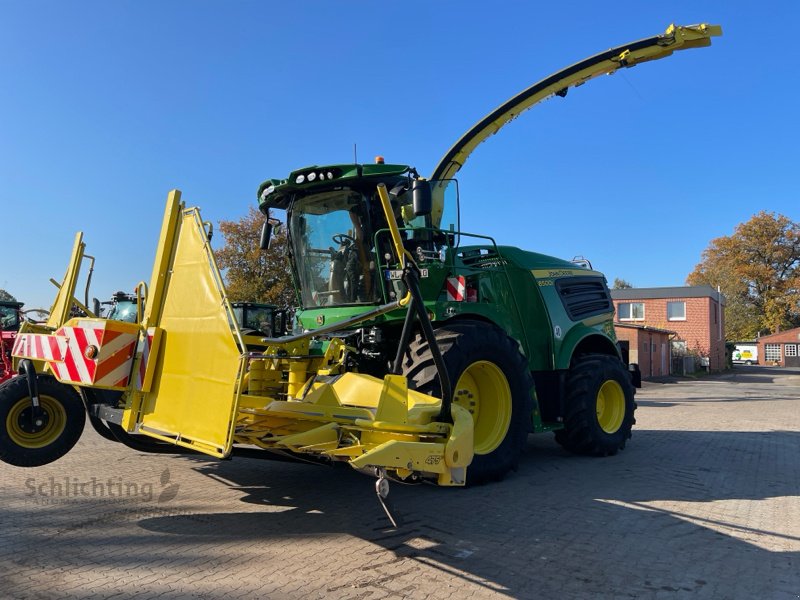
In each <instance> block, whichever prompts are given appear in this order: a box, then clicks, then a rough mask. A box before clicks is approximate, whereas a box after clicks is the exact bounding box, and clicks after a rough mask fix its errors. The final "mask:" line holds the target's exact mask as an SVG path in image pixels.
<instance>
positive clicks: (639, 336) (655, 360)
mask: <svg viewBox="0 0 800 600" xmlns="http://www.w3.org/2000/svg"><path fill="white" fill-rule="evenodd" d="M614 329H615V331H616V333H617V339H618V340H620V341H626V342H628V344H629V345H630V350H629V354H628V362H631V363H636V364H638V365H639V370H640V371H641V372H642V377H644V378H649V377H663V376H666V375H669V374H670V346H669V334H667V333H664V332H660V331H647V330H643V329H636V328H634V327H620V326H619V324H617V325H616V326H615V328H614Z"/></svg>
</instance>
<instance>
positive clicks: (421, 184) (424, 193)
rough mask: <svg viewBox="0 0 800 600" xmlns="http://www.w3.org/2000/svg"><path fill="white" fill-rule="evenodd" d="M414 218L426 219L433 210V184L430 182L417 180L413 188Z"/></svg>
mask: <svg viewBox="0 0 800 600" xmlns="http://www.w3.org/2000/svg"><path fill="white" fill-rule="evenodd" d="M411 191H412V197H413V205H414V216H417V217H426V216H428V215H429V214H431V210H433V199H432V197H431V184H430V182H429V181H424V180H422V179H416V180H415V181H414V183H413V185H412V186H411Z"/></svg>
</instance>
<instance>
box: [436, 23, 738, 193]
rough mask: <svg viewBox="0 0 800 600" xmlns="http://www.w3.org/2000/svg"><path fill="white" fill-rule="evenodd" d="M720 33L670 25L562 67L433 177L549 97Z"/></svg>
mask: <svg viewBox="0 0 800 600" xmlns="http://www.w3.org/2000/svg"><path fill="white" fill-rule="evenodd" d="M720 35H722V27H720V26H719V25H708V24H705V23H704V24H701V25H688V26H680V25H670V26H669V27H668V28H667V31H666V32H665V33H663V34H660V35H656V36H653V37H650V38H645V39H643V40H639V41H637V42H631V43H629V44H625V45H623V46H617V47H616V48H611V49H610V50H606V51H605V52H601V53H600V54H596V55H594V56H592V57H590V58H587V59H585V60H583V61H581V62H579V63H575V64H574V65H572V66H569V67H567V68H566V69H562V70H561V71H559V72H557V73H555V74H553V75H551V76H550V77H546V78H545V79H542V80H541V81H539V82H538V83H535V84H534V85H532V86H531V87H529V88H528V89H526V90H523V91H522V92H520V93H519V94H517V95H516V96H514V97H513V98H511V99H510V100H508V101H507V102H505V103H504V104H502V105H501V106H499V107H498V108H496V109H495V110H493V111H492V112H491V113H489V114H488V115H487V116H485V117H484V118H483V119H481V120H480V121H479V122H478V123H477V124H475V125H474V126H473V127H472V129H470V130H469V131H468V132H467V133H466V134H464V135H463V136H462V137H461V139H460V140H458V142H456V143H455V145H454V146H453V147H452V148H450V150H448V152H447V154H445V155H444V157H442V159H441V160H440V161H439V164H438V165H437V166H436V168H435V169H434V171H433V175H432V176H431V179H451V178H452V177H454V176H455V174H456V173H457V172H458V170H459V169H461V167H462V166H463V165H464V163H465V162H466V161H467V159H468V158H469V156H470V154H472V152H473V151H474V150H475V148H476V147H477V146H478V145H479V144H480V143H481V142H483V141H484V140H485V139H486V138H488V137H489V136H492V135H494V134H495V133H497V132H498V131H500V129H501V128H502V127H503V126H505V125H506V124H507V123H509V122H511V121H512V120H514V119H515V118H517V117H518V116H519V115H520V114H522V113H523V112H524V111H526V110H528V109H529V108H531V107H532V106H534V105H536V104H538V103H539V102H541V101H542V100H544V99H546V98H549V97H550V96H553V95H557V96H566V95H567V90H568V89H569V88H570V87H576V86H579V85H582V84H584V83H586V82H587V81H589V80H590V79H594V78H595V77H599V76H600V75H608V74H611V73H613V72H614V71H616V70H617V69H620V68H623V67H625V68H627V67H633V66H635V65H638V64H639V63H643V62H647V61H651V60H658V59H659V58H666V57H667V56H670V55H671V54H672V53H673V52H675V51H676V50H687V49H689V48H702V47H705V46H710V45H711V38H712V37H715V36H720Z"/></svg>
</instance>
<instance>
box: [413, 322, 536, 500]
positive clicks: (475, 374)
mask: <svg viewBox="0 0 800 600" xmlns="http://www.w3.org/2000/svg"><path fill="white" fill-rule="evenodd" d="M435 334H436V341H437V343H438V345H439V351H440V352H441V353H442V359H443V360H444V363H445V366H446V368H447V372H448V374H449V376H450V380H451V383H452V386H453V402H454V403H455V404H459V405H461V406H463V407H464V408H466V409H467V410H468V411H469V412H470V414H471V415H472V418H473V422H474V429H473V436H474V450H475V457H474V458H473V460H472V463H471V464H470V465H469V467H467V485H475V484H481V483H486V482H489V481H496V480H500V479H502V478H503V477H504V476H505V475H506V473H508V472H509V471H511V470H513V469H516V467H517V464H518V462H519V456H520V453H521V452H522V450H523V449H524V447H525V443H526V441H527V438H528V432H529V431H530V429H531V412H532V410H533V399H532V396H531V394H532V391H533V377H532V376H531V373H530V370H529V369H528V361H527V360H526V358H525V357H524V356H523V355H522V354H521V353H520V351H519V345H518V344H517V343H516V342H515V341H514V340H512V339H511V338H509V337H508V335H506V333H505V332H504V331H503V330H501V329H499V328H498V327H496V326H494V325H490V324H488V323H481V322H462V323H447V324H445V325H443V326H442V327H440V328H439V329H437V330H436V331H435ZM403 374H404V375H405V376H406V377H407V378H408V384H409V387H410V388H412V389H416V390H417V391H420V392H423V393H426V394H430V395H432V396H438V397H441V386H440V384H439V377H438V372H437V370H436V367H435V365H434V362H433V355H432V354H431V351H430V348H429V347H428V344H427V342H426V341H425V340H424V339H423V338H422V337H421V336H420V337H418V338H417V340H415V341H414V342H412V343H411V344H410V346H409V350H408V354H407V357H406V361H405V362H404V364H403Z"/></svg>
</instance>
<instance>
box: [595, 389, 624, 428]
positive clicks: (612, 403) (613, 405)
mask: <svg viewBox="0 0 800 600" xmlns="http://www.w3.org/2000/svg"><path fill="white" fill-rule="evenodd" d="M624 418H625V392H623V391H622V386H621V385H620V384H619V383H617V382H616V381H614V380H612V379H609V380H608V381H606V382H605V383H604V384H603V385H602V386H600V390H599V391H598V392H597V422H598V424H599V425H600V428H601V429H602V430H603V431H605V432H606V433H616V432H617V430H619V428H620V426H621V425H622V421H623V419H624Z"/></svg>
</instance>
